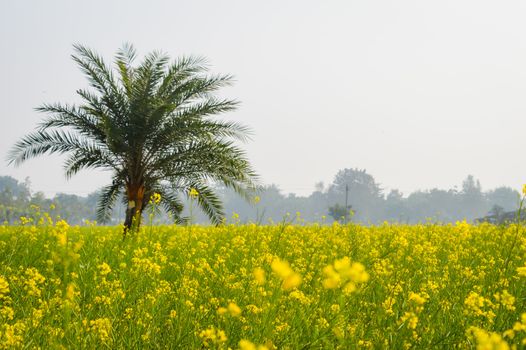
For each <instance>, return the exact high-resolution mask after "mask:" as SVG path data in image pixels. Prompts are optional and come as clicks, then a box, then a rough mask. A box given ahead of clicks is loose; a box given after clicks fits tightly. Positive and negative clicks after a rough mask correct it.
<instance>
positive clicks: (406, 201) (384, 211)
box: [0, 169, 519, 225]
mask: <svg viewBox="0 0 526 350" xmlns="http://www.w3.org/2000/svg"><path fill="white" fill-rule="evenodd" d="M346 185H348V186H349V198H348V203H349V204H350V205H352V209H353V210H354V211H355V216H354V217H353V218H352V221H354V222H362V223H369V222H372V223H382V222H384V221H389V222H401V223H418V222H426V221H428V220H432V221H435V222H437V221H439V222H455V221H458V220H463V219H467V220H468V221H472V220H474V219H476V218H480V217H483V216H485V215H486V214H487V213H488V212H490V211H494V210H495V209H497V211H498V210H500V211H501V212H510V211H514V210H516V208H517V202H518V198H519V193H518V192H517V191H515V190H513V189H511V188H509V187H499V188H496V189H493V190H488V191H482V189H481V186H480V184H479V183H478V181H476V180H475V179H474V178H473V177H471V176H470V177H467V178H466V180H465V181H464V183H463V184H462V185H461V186H460V188H459V189H458V190H457V189H449V190H440V189H431V190H427V191H416V192H413V193H410V194H408V195H406V196H403V195H402V194H401V193H400V192H399V191H396V190H392V191H390V192H385V191H383V190H382V187H381V185H380V184H379V183H378V182H377V181H376V180H375V179H374V177H373V176H371V175H370V174H368V173H366V172H365V171H362V170H357V169H344V170H341V171H340V172H339V173H338V176H336V177H335V179H334V181H333V182H332V183H330V184H328V185H323V184H318V185H317V186H316V190H315V191H314V192H312V193H311V194H310V195H307V196H298V195H295V194H284V193H283V192H282V191H280V189H279V188H278V187H277V186H274V185H271V186H265V187H262V188H261V189H260V191H259V193H258V197H259V201H258V203H255V201H254V200H251V201H249V202H247V201H245V200H244V199H242V198H240V197H239V196H238V195H237V194H235V193H234V192H232V191H229V190H226V189H224V188H221V187H218V188H216V191H217V193H218V196H219V198H220V199H221V201H222V202H223V203H224V211H225V213H226V216H227V218H230V217H231V216H232V215H233V214H234V213H236V214H237V216H239V220H240V221H241V222H250V221H252V222H261V223H268V222H269V220H272V221H273V222H281V221H283V219H284V218H285V219H286V220H287V221H290V220H293V219H295V216H296V212H300V213H301V219H302V220H304V221H306V222H322V221H324V222H328V223H330V222H332V221H333V218H332V217H331V216H330V215H329V208H330V207H332V206H334V205H336V204H340V205H343V204H344V203H345V186H346ZM99 196H100V192H99V191H96V192H93V193H91V194H90V195H88V196H86V197H80V196H76V195H72V194H57V195H56V196H55V197H54V198H45V197H44V196H43V195H42V194H41V193H38V192H37V193H33V192H32V191H31V188H30V185H29V183H28V182H22V183H20V182H18V181H16V180H15V179H13V178H10V177H7V176H4V177H2V176H0V223H1V222H4V221H7V222H10V223H14V222H16V221H18V218H19V217H20V216H34V215H35V210H34V209H35V208H34V207H33V209H31V207H30V206H31V205H32V204H33V205H36V206H38V207H40V208H41V209H43V210H47V209H48V208H49V207H50V206H51V205H52V204H53V205H54V207H55V209H54V210H53V211H52V215H53V216H54V217H55V216H57V215H58V216H60V217H61V218H64V219H66V220H67V221H68V222H69V223H71V224H81V225H82V224H84V220H89V221H94V220H96V207H97V200H98V198H99ZM117 202H118V203H122V201H120V200H118V201H117ZM184 204H185V205H186V210H185V211H184V212H183V213H182V215H183V216H190V212H189V206H190V201H189V200H185V201H184ZM499 208H500V209H499ZM124 211H125V207H124V206H123V205H122V204H121V205H116V206H115V208H114V210H113V213H112V216H111V220H110V221H109V222H110V223H113V224H119V223H121V222H122V218H123V215H124ZM287 213H290V215H291V217H289V218H287V217H286V215H287ZM192 214H193V216H194V222H200V223H206V222H208V220H207V218H206V215H203V214H202V213H201V212H200V211H199V210H197V208H195V210H194V211H193V213H192ZM324 217H325V219H324ZM156 222H164V223H170V219H169V217H168V216H167V215H162V216H160V217H159V218H158V219H156Z"/></svg>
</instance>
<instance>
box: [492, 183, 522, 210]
mask: <svg viewBox="0 0 526 350" xmlns="http://www.w3.org/2000/svg"><path fill="white" fill-rule="evenodd" d="M486 198H487V202H488V203H489V204H491V205H498V206H500V207H502V208H503V209H504V210H505V211H512V210H517V208H518V204H519V192H518V191H516V190H514V189H512V188H510V187H498V188H496V189H494V190H491V191H488V192H487V193H486Z"/></svg>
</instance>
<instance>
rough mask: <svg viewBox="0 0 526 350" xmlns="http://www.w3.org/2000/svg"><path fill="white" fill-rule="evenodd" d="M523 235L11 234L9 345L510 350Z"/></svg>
mask: <svg viewBox="0 0 526 350" xmlns="http://www.w3.org/2000/svg"><path fill="white" fill-rule="evenodd" d="M525 265H526V229H525V228H524V227H522V226H519V225H508V226H494V225H489V224H482V225H478V226H475V225H470V224H467V223H465V222H459V223H457V224H455V225H435V224H427V225H414V226H405V225H394V224H389V225H388V224H385V225H381V226H372V227H364V226H360V225H354V224H348V225H339V224H334V225H325V226H324V225H291V224H281V225H279V224H278V225H272V226H258V225H240V224H227V225H223V226H218V227H205V226H198V225H190V226H144V227H142V229H141V231H140V232H139V233H136V234H135V235H131V236H129V237H127V238H126V239H125V240H123V238H122V228H120V227H111V228H108V227H99V226H89V227H70V226H69V225H68V224H67V223H65V222H64V221H58V222H56V223H53V224H52V223H48V224H43V223H42V222H41V223H40V224H39V225H32V224H31V223H26V224H25V225H21V226H0V348H29V349H32V348H41V349H56V348H72V349H73V348H74V349H80V348H93V349H104V348H108V349H116V348H117V349H118V348H133V349H139V348H163V349H164V348H174V349H175V348H183V349H187V348H188V349H201V348H212V349H228V348H231V349H260V350H262V349H311V348H313V349H331V348H340V349H355V348H356V349H358V348H393V349H411V348H418V349H432V348H460V349H508V348H510V349H511V348H513V347H516V348H518V349H520V348H525V346H526V345H525V344H526V266H525Z"/></svg>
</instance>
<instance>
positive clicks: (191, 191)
mask: <svg viewBox="0 0 526 350" xmlns="http://www.w3.org/2000/svg"><path fill="white" fill-rule="evenodd" d="M189 194H190V197H192V198H197V197H198V196H199V192H197V190H196V189H195V188H193V187H192V188H190V193H189Z"/></svg>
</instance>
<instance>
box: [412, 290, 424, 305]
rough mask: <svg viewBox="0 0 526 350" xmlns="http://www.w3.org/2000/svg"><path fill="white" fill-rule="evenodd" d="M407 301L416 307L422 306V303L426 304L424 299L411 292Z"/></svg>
mask: <svg viewBox="0 0 526 350" xmlns="http://www.w3.org/2000/svg"><path fill="white" fill-rule="evenodd" d="M409 300H410V301H414V302H415V303H416V304H417V305H424V303H425V302H426V298H424V297H422V296H420V295H419V294H417V293H413V292H411V293H409Z"/></svg>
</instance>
